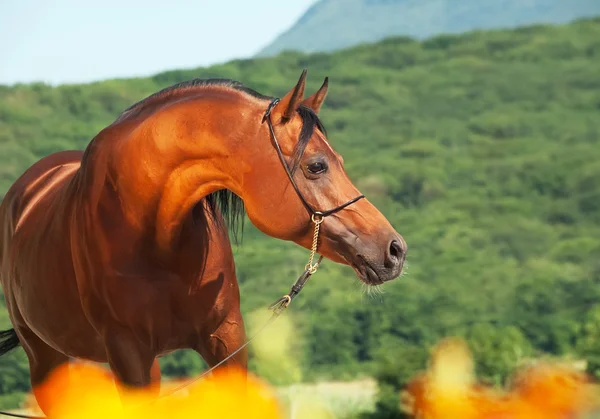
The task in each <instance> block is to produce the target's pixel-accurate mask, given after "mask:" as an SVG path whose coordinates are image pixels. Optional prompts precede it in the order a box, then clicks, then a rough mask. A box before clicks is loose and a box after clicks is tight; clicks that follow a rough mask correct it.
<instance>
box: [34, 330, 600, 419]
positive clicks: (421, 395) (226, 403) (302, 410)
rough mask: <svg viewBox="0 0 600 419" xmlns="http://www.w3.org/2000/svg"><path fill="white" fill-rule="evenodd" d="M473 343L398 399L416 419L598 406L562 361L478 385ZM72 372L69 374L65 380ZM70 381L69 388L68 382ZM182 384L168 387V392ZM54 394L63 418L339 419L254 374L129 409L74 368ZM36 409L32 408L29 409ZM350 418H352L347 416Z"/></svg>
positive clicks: (226, 375)
mask: <svg viewBox="0 0 600 419" xmlns="http://www.w3.org/2000/svg"><path fill="white" fill-rule="evenodd" d="M474 367H475V365H474V362H473V359H472V357H471V354H470V352H469V350H468V349H467V345H466V344H465V343H464V342H463V341H462V340H458V339H447V340H444V341H442V342H441V343H440V344H439V345H438V346H437V347H436V348H435V349H434V351H433V354H432V358H431V362H430V366H429V368H428V370H427V371H425V372H423V373H422V374H420V375H418V376H415V377H414V378H413V380H411V381H410V383H409V384H408V386H407V387H406V389H405V390H404V391H403V392H402V393H401V394H400V395H399V396H400V397H399V403H400V406H401V408H402V410H403V411H404V412H405V414H407V415H408V416H409V417H414V418H416V419H424V418H428V419H438V418H440V419H441V418H450V419H454V418H460V419H484V418H485V419H500V418H502V419H538V418H539V419H542V418H543V419H554V418H556V419H559V418H560V419H567V418H568V419H575V418H584V417H586V418H589V417H591V416H589V415H591V414H592V413H593V412H594V411H595V410H598V409H600V397H599V394H600V393H599V392H598V386H597V385H596V384H594V383H592V382H591V381H590V379H589V378H588V376H587V375H586V374H584V373H582V372H580V371H577V370H574V369H573V368H571V367H568V366H564V365H561V364H558V363H555V364H553V363H537V364H535V365H531V366H528V367H525V368H522V369H520V370H518V371H516V372H515V373H514V375H513V377H512V379H511V384H510V386H509V387H508V388H507V389H504V390H503V389H498V388H494V387H491V386H486V385H483V384H481V383H479V382H478V381H477V379H476V377H475V373H474ZM67 373H68V377H67ZM67 381H68V384H67ZM181 383H182V382H170V383H163V388H162V393H163V394H166V393H169V392H170V391H172V390H173V389H174V388H176V387H178V386H179V385H181ZM46 385H47V386H48V388H49V389H52V390H51V391H50V392H49V394H51V395H52V398H53V402H54V403H55V406H56V411H55V414H54V415H53V416H55V417H61V418H71V417H72V418H75V417H77V418H86V419H95V418H98V419H100V418H102V419H104V418H106V417H111V419H121V418H122V419H126V418H127V419H134V418H140V419H141V418H144V419H159V418H160V419H163V418H165V417H176V418H178V419H185V418H190V419H191V418H197V417H221V418H261V419H270V418H273V419H283V418H288V417H291V418H294V419H303V418H306V419H309V418H310V419H319V418H334V417H340V416H339V415H338V414H339V413H341V412H337V411H336V412H332V411H330V410H328V409H326V408H324V407H323V406H322V405H321V403H320V401H319V400H318V396H317V394H313V395H312V396H309V397H306V396H307V395H309V393H305V394H304V397H294V395H293V394H292V395H290V396H291V398H292V400H293V402H294V403H292V404H291V406H285V403H282V399H281V397H280V395H279V394H278V392H277V391H276V389H275V388H274V387H272V386H271V385H270V384H268V383H267V382H265V381H263V380H262V379H260V378H258V377H257V376H255V375H252V374H250V375H248V377H247V378H246V377H245V374H244V373H243V372H242V371H240V370H238V369H236V368H229V369H223V370H221V371H219V372H218V373H215V374H213V376H211V377H208V378H206V379H202V380H199V381H198V382H196V383H193V384H191V385H190V386H188V387H186V388H185V389H183V390H181V391H179V392H178V393H175V394H173V395H169V396H167V397H164V398H160V399H158V400H157V399H155V396H154V395H155V394H156V393H155V391H156V389H149V390H144V391H137V392H131V393H128V395H127V398H128V402H130V403H133V404H134V405H135V406H136V407H129V408H127V409H124V408H123V407H122V403H121V397H120V396H119V394H118V392H117V389H116V386H115V384H114V381H113V379H112V377H111V375H110V373H108V372H107V371H106V370H105V369H104V368H102V367H99V366H95V365H91V364H84V363H81V364H75V365H71V366H70V367H69V369H68V371H67V369H65V368H62V369H58V370H56V371H55V372H54V374H53V375H52V376H51V377H50V378H49V380H48V382H47V384H46ZM28 407H29V408H30V409H33V410H35V409H34V406H33V405H30V406H28ZM343 416H344V417H345V416H346V414H344V415H343Z"/></svg>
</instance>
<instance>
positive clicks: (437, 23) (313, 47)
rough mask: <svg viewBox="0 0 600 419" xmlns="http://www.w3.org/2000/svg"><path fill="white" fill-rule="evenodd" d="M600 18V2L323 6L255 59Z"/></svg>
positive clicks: (417, 1) (332, 2)
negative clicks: (389, 39)
mask: <svg viewBox="0 0 600 419" xmlns="http://www.w3.org/2000/svg"><path fill="white" fill-rule="evenodd" d="M597 15H600V0H319V1H317V2H316V3H315V4H314V5H313V6H312V7H310V8H309V9H308V11H307V12H306V13H305V14H304V15H303V16H302V17H301V18H300V19H299V20H298V21H297V22H296V24H294V25H293V26H292V27H291V28H290V29H288V30H287V31H286V32H284V33H282V34H281V35H280V36H278V37H277V38H276V39H275V40H274V41H273V42H272V43H270V44H269V45H268V46H266V47H265V48H263V49H262V50H261V51H260V52H259V53H258V54H257V57H264V56H271V55H275V54H277V53H279V52H282V51H285V50H296V51H302V52H318V51H334V50H338V49H341V48H346V47H349V46H352V45H357V44H361V43H365V42H366V43H370V42H375V41H379V40H381V39H384V38H387V37H390V36H408V37H412V38H417V39H424V38H427V37H431V36H435V35H439V34H452V33H461V32H466V31H472V30H477V29H496V28H512V27H517V26H521V25H530V24H535V23H567V22H569V21H571V20H574V19H577V18H580V17H590V16H597Z"/></svg>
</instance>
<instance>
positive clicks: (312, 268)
mask: <svg viewBox="0 0 600 419" xmlns="http://www.w3.org/2000/svg"><path fill="white" fill-rule="evenodd" d="M278 103H279V99H278V98H276V99H273V101H272V102H271V103H270V104H269V107H268V108H267V110H266V112H265V115H264V116H263V119H262V122H265V121H267V125H268V126H269V131H270V133H271V138H272V139H273V142H274V143H275V150H276V151H277V155H278V156H279V160H280V161H281V164H282V165H283V168H284V169H285V172H286V173H287V176H288V178H289V179H290V183H291V184H292V186H293V187H294V190H295V191H296V194H297V195H298V197H299V198H300V201H302V204H303V205H304V207H305V208H306V210H307V211H308V212H309V214H310V219H311V221H312V222H313V223H314V224H315V231H314V235H313V243H312V248H311V251H310V257H309V259H308V263H307V264H306V272H307V273H308V274H309V275H308V276H310V275H312V274H313V273H315V272H316V271H317V268H318V267H319V264H320V263H321V260H322V259H323V256H321V257H320V258H319V260H318V261H317V263H315V264H313V259H314V257H315V253H316V252H317V246H318V241H319V227H320V226H321V223H322V222H323V219H324V218H325V217H327V216H328V215H331V214H335V213H336V212H339V211H341V210H343V209H344V208H346V207H347V206H349V205H352V204H354V203H355V202H356V201H358V200H359V199H362V198H364V197H365V196H364V195H362V194H361V195H359V196H357V197H356V198H352V199H351V200H349V201H347V202H345V203H343V204H342V205H339V206H337V207H335V208H333V209H330V210H327V211H318V210H316V209H314V208H313V207H312V205H310V204H309V203H308V201H307V200H306V199H305V198H304V195H302V192H300V188H298V185H297V184H296V181H295V180H294V176H293V175H292V172H291V171H290V168H289V166H288V164H287V162H286V161H285V157H284V156H283V152H282V151H281V147H280V146H279V142H278V141H277V136H276V135H275V131H274V130H273V122H272V121H271V111H272V110H273V107H274V106H275V105H277V104H278ZM306 279H307V280H308V277H307V278H306ZM298 292H299V291H298ZM286 297H287V298H288V299H289V301H287V303H285V305H286V306H287V304H289V302H291V298H290V296H289V295H287V296H285V297H284V300H285V299H286ZM292 298H293V296H292ZM280 302H281V299H280Z"/></svg>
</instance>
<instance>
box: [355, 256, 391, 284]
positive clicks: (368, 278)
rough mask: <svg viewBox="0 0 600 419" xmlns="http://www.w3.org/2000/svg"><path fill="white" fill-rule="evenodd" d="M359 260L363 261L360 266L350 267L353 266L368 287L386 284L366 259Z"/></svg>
mask: <svg viewBox="0 0 600 419" xmlns="http://www.w3.org/2000/svg"><path fill="white" fill-rule="evenodd" d="M359 259H361V264H360V266H359V265H357V264H354V263H352V264H351V265H350V266H352V269H354V271H355V272H356V275H357V276H358V279H359V280H360V281H361V282H363V283H365V284H367V285H381V284H383V283H384V282H385V280H383V279H381V278H380V276H379V274H378V273H377V271H376V270H375V269H373V268H372V267H371V265H370V264H369V263H368V262H367V261H366V260H364V258H362V257H359Z"/></svg>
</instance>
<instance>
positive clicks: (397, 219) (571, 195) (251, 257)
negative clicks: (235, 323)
mask: <svg viewBox="0 0 600 419" xmlns="http://www.w3.org/2000/svg"><path fill="white" fill-rule="evenodd" d="M304 67H306V68H308V86H307V91H315V90H316V89H317V88H318V87H319V86H320V85H321V83H322V81H323V79H324V77H325V76H329V86H330V88H329V95H328V97H327V100H326V102H325V105H324V107H323V109H322V111H321V117H322V120H323V123H324V124H325V126H326V128H327V131H328V132H329V139H330V142H331V144H332V146H333V147H334V148H335V149H336V150H337V151H339V152H340V154H341V155H342V156H343V157H344V160H345V168H346V170H347V172H348V174H349V176H350V178H351V179H352V180H353V181H354V183H355V184H356V185H357V187H358V188H359V189H360V191H361V192H362V193H364V194H365V195H366V196H367V198H368V199H369V200H370V201H371V202H373V203H374V205H376V206H377V207H378V208H379V209H380V210H381V211H382V212H383V213H384V214H385V215H386V217H387V218H388V219H389V220H390V222H391V223H392V224H393V225H394V226H395V228H396V229H397V230H398V231H399V232H400V233H401V234H402V235H403V236H404V238H405V239H406V241H407V242H408V246H409V251H408V258H407V261H408V268H407V274H406V275H405V276H403V277H402V278H400V279H398V280H396V281H393V282H391V283H387V284H385V286H384V287H383V288H382V291H383V292H384V293H383V294H380V293H377V292H376V291H372V292H371V294H367V293H366V292H364V291H365V290H364V289H361V286H360V284H359V283H358V280H357V279H356V276H355V274H354V272H353V271H352V270H351V269H350V268H348V267H344V266H341V265H336V264H334V263H332V262H330V261H327V260H326V261H324V262H323V265H322V266H321V268H320V269H319V271H318V272H317V273H316V274H315V276H314V277H312V278H311V280H310V281H309V283H308V284H307V285H306V287H305V288H304V290H303V291H302V294H301V295H300V296H299V297H298V298H297V299H295V300H294V304H292V306H291V307H290V309H289V310H288V311H287V312H286V313H285V315H284V316H282V319H281V320H282V321H285V320H289V321H292V322H293V325H294V329H293V334H292V335H288V334H287V333H282V334H280V333H279V332H278V331H279V330H281V329H279V325H280V324H281V323H276V324H274V325H273V326H274V329H268V332H269V333H271V334H270V335H269V336H270V337H269V342H273V344H276V345H282V347H286V346H285V344H286V343H289V347H286V348H287V349H286V351H285V353H286V354H287V355H289V359H284V360H282V359H281V358H279V357H277V358H276V359H273V360H265V359H258V358H256V354H255V352H254V349H253V348H254V345H251V346H250V348H251V349H250V350H251V354H253V355H252V356H253V358H252V361H251V367H252V369H253V370H254V371H257V372H258V373H260V374H261V375H262V376H263V377H265V378H266V379H268V380H270V381H271V382H273V383H275V384H286V383H290V382H291V381H294V380H303V381H309V380H313V379H318V378H333V379H341V378H344V379H345V378H352V377H357V376H359V375H363V376H365V375H373V374H376V373H377V372H378V371H383V372H382V373H379V375H378V377H380V380H379V381H380V383H382V382H383V383H384V384H385V385H387V386H391V387H393V388H392V389H391V390H390V391H387V390H386V391H383V392H382V393H381V394H382V395H385V394H388V395H390V397H392V396H391V395H394V397H397V392H396V389H397V387H398V386H400V385H401V384H402V383H404V382H405V380H406V379H407V378H408V377H410V376H411V375H412V374H413V373H414V372H415V371H416V370H418V369H421V368H423V367H424V363H425V362H426V360H427V352H428V350H429V348H431V345H433V344H434V343H436V342H437V341H438V340H439V339H441V338H442V337H444V336H449V335H458V336H463V337H466V338H467V340H468V342H469V344H470V345H471V347H472V349H473V352H474V356H475V360H476V365H477V369H478V373H479V375H480V376H483V377H485V379H487V380H489V381H491V382H494V383H501V382H502V380H504V379H505V378H506V375H507V373H508V372H509V371H512V370H513V369H514V366H515V365H516V364H518V363H521V362H523V360H527V359H530V358H533V357H538V356H545V355H552V356H559V357H561V356H565V357H566V356H572V357H573V358H572V359H582V358H583V359H585V360H586V361H587V365H588V369H589V371H590V372H592V373H594V374H595V375H596V376H598V377H600V356H598V348H600V329H599V328H598V324H600V320H599V319H600V262H599V258H598V255H600V164H598V162H599V161H600V118H599V117H598V115H599V112H600V78H599V77H598V75H599V74H600V18H594V19H586V20H581V21H577V22H574V23H572V24H568V25H564V26H563V25H561V26H556V27H551V26H534V27H523V28H519V29H514V30H498V31H489V32H481V33H468V34H462V35H452V36H450V35H447V36H440V37H435V38H432V39H427V40H424V41H416V40H411V39H407V38H389V39H386V40H385V41H382V42H378V43H375V44H372V45H362V46H357V47H354V48H350V49H344V50H342V51H337V52H334V53H331V54H324V53H321V54H311V55H306V54H300V53H290V54H284V55H281V56H278V57H276V58H264V59H251V60H236V61H232V62H230V63H226V64H223V65H218V66H213V67H209V68H199V69H194V70H174V71H169V72H165V73H160V74H157V75H155V76H154V77H149V78H137V79H123V80H109V81H103V82H98V83H91V84H86V85H66V86H58V87H51V86H47V85H44V84H28V85H16V86H11V87H8V86H0V197H1V196H2V194H3V193H4V192H5V191H6V189H7V188H8V187H9V185H10V184H11V183H12V182H13V181H14V180H15V179H16V178H17V176H19V175H20V174H21V173H23V171H24V170H25V169H26V168H27V167H28V166H29V165H30V164H31V163H33V162H34V161H35V160H36V159H38V158H40V157H42V156H44V155H47V154H49V153H51V152H54V151H58V150H63V149H72V148H76V149H82V148H84V147H86V146H87V144H88V143H89V141H90V140H91V139H92V138H93V137H94V136H95V135H96V134H97V133H98V132H99V131H100V130H101V129H102V128H104V127H105V126H106V125H108V124H110V123H111V122H112V121H113V120H114V119H115V118H116V117H117V115H118V114H119V113H120V112H121V111H123V110H124V109H125V108H127V107H128V106H129V105H131V104H133V103H135V102H137V101H139V100H141V99H142V98H144V97H146V96H147V95H149V94H151V93H153V92H156V91H158V90H160V89H162V88H164V87H166V86H170V85H172V84H175V83H178V82H181V81H184V80H189V79H192V78H195V77H227V78H233V79H236V80H239V81H241V82H242V83H244V84H245V85H247V86H248V87H251V88H253V89H255V90H257V91H259V92H260V93H264V94H269V95H274V96H275V95H282V94H284V93H285V92H286V91H287V90H288V89H290V87H291V86H292V85H293V84H294V83H295V82H296V81H297V79H298V76H299V75H300V72H301V70H302V68H304ZM261 152H263V153H273V152H274V151H273V149H272V148H271V147H270V145H269V141H265V142H264V149H263V150H261ZM265 181H268V179H265ZM234 250H235V261H236V269H237V274H238V279H239V282H240V288H241V297H242V309H243V311H244V314H245V316H246V319H248V324H249V327H250V328H251V330H255V329H252V325H253V324H254V323H253V322H252V321H251V320H252V318H253V316H250V314H255V312H257V313H256V314H257V315H258V317H261V318H264V317H263V316H264V315H266V314H268V313H267V310H266V307H267V306H268V304H270V303H272V302H273V301H274V300H276V299H277V298H278V297H280V296H281V295H283V294H284V293H286V292H288V291H289V286H290V285H291V284H292V282H293V281H294V280H295V279H296V277H297V275H298V274H299V273H300V271H301V270H302V268H303V267H304V265H305V263H306V260H307V257H308V252H307V251H306V250H304V249H301V248H299V247H298V246H296V245H294V244H291V243H287V242H282V241H279V240H276V239H273V238H270V237H266V236H265V235H263V234H262V233H260V232H258V231H257V230H256V229H255V228H253V227H252V225H251V224H249V223H248V222H247V223H246V228H245V233H244V238H243V241H242V243H241V245H240V246H239V247H235V248H234ZM1 304H2V299H1V296H0V305H1ZM284 318H285V319H284ZM278 322H279V320H278ZM259 324H260V323H259ZM7 326H8V319H7V314H6V310H4V308H2V307H1V306H0V330H2V329H3V328H5V327H7ZM272 332H274V333H272ZM281 339H286V342H281ZM269 361H270V362H269ZM161 365H162V367H163V371H164V373H165V375H170V376H173V375H175V376H181V375H186V374H196V373H198V371H199V370H200V368H201V367H202V364H201V362H200V361H199V360H198V356H197V355H195V354H193V353H190V352H184V351H182V352H177V353H175V354H172V355H169V357H167V358H165V359H162V360H161ZM0 371H1V373H0V393H4V394H5V395H4V396H2V395H0V408H1V407H2V406H9V405H10V404H11V403H12V404H14V403H16V400H18V399H19V397H20V396H19V394H20V392H23V391H26V390H27V389H28V385H29V384H28V376H27V374H28V367H27V362H26V360H25V359H24V355H23V352H22V351H21V350H19V351H16V352H15V353H14V354H12V355H10V356H8V357H1V358H0ZM382 397H383V396H382ZM382 406H383V405H382ZM386 406H388V407H389V408H390V409H397V406H398V402H397V398H396V399H393V398H391V399H390V401H389V404H387V405H386ZM390 406H391V407H390ZM385 417H388V418H389V417H398V416H385Z"/></svg>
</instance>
